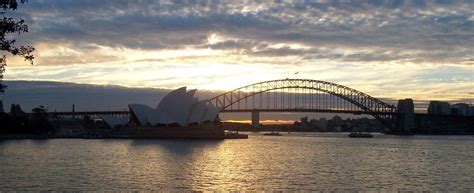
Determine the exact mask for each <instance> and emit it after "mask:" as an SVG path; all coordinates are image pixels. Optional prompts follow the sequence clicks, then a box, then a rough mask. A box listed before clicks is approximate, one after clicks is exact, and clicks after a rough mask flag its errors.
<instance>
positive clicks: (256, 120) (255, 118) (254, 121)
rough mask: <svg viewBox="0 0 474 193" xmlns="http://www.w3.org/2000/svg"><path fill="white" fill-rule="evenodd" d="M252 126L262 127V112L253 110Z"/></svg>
mask: <svg viewBox="0 0 474 193" xmlns="http://www.w3.org/2000/svg"><path fill="white" fill-rule="evenodd" d="M252 126H254V127H260V112H259V111H256V110H253V111H252Z"/></svg>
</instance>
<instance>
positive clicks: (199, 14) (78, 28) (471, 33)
mask: <svg viewBox="0 0 474 193" xmlns="http://www.w3.org/2000/svg"><path fill="white" fill-rule="evenodd" d="M189 2H192V3H189ZM257 2H258V3H257ZM7 15H10V16H16V17H21V18H23V19H25V20H26V22H27V23H28V25H29V29H30V32H28V33H26V34H21V35H20V36H16V35H15V36H14V37H15V38H17V39H18V41H19V43H20V44H21V43H28V44H32V45H33V46H34V47H35V48H36V52H35V53H34V55H35V58H36V59H35V65H33V66H30V65H29V64H27V63H26V62H24V61H22V60H21V59H20V58H12V57H9V58H8V61H7V62H8V64H9V66H8V69H7V72H6V74H5V79H7V80H50V81H64V82H74V83H90V84H112V85H122V86H128V87H155V88H177V87H181V86H188V87H190V88H198V89H212V90H228V89H232V88H236V87H239V86H243V85H246V84H250V83H255V82H259V81H265V80H272V79H282V78H306V79H316V80H325V81H330V82H334V83H338V84H343V85H346V86H349V87H352V88H355V89H357V90H360V91H363V92H366V93H368V94H370V95H372V96H376V97H388V98H407V97H411V98H414V99H418V100H436V99H438V100H464V101H466V102H469V99H473V98H474V68H473V66H474V1H472V0H464V1H449V0H434V1H425V0H405V1H403V0H393V1H377V0H365V1H357V0H354V1H346V0H341V1H329V0H327V1H324V0H322V1H278V0H275V1H255V2H254V1H243V2H242V1H219V0H209V1H198V0H196V1H146V0H143V1H121V0H116V1H97V0H89V1H76V0H30V1H29V2H28V3H27V4H24V5H22V6H20V8H19V9H18V11H17V12H16V13H12V12H7ZM7 57H8V56H7ZM296 72H299V73H298V74H296V75H295V73H296Z"/></svg>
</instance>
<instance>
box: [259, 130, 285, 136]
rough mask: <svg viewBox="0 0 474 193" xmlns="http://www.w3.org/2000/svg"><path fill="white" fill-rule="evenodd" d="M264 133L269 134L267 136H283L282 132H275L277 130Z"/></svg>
mask: <svg viewBox="0 0 474 193" xmlns="http://www.w3.org/2000/svg"><path fill="white" fill-rule="evenodd" d="M263 135H267V136H282V134H281V133H279V132H275V131H272V132H270V133H264V134H263Z"/></svg>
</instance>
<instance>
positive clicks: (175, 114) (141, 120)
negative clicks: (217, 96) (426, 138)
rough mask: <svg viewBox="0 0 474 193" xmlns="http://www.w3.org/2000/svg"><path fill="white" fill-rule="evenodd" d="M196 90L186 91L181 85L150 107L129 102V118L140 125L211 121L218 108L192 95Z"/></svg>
mask: <svg viewBox="0 0 474 193" xmlns="http://www.w3.org/2000/svg"><path fill="white" fill-rule="evenodd" d="M195 93H196V90H190V91H187V90H186V87H182V88H179V89H176V90H173V91H171V92H170V93H168V94H167V95H166V96H165V97H164V98H163V99H162V100H161V101H160V103H159V104H158V105H157V107H156V108H151V107H149V106H146V105H143V104H130V105H128V107H129V109H130V114H131V119H132V120H134V121H135V122H136V123H137V124H138V125H141V126H147V125H148V126H157V125H173V124H177V125H179V126H181V127H186V126H189V125H191V124H202V123H205V122H213V121H215V120H216V119H217V116H218V114H219V111H220V108H218V107H214V106H213V105H212V104H210V103H208V101H207V100H203V101H199V99H198V98H197V97H194V94H195Z"/></svg>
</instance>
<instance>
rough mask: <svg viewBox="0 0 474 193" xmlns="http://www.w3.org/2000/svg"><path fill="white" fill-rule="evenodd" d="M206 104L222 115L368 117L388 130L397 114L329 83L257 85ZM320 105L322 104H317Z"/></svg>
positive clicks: (283, 81) (376, 101)
mask: <svg viewBox="0 0 474 193" xmlns="http://www.w3.org/2000/svg"><path fill="white" fill-rule="evenodd" d="M292 97H293V98H292ZM209 102H210V103H211V104H213V105H214V106H216V107H220V108H221V111H222V112H249V111H266V112H334V113H354V114H370V115H372V116H374V117H375V118H376V119H378V120H379V121H381V122H382V124H383V125H384V126H386V127H387V128H389V129H392V128H394V121H393V120H394V116H395V115H396V112H397V108H396V107H395V106H393V105H390V104H387V103H385V102H383V101H381V100H379V99H377V98H374V97H372V96H370V95H368V94H365V93H363V92H360V91H358V90H355V89H352V88H349V87H346V86H343V85H339V84H335V83H331V82H326V81H320V80H308V79H281V80H272V81H265V82H259V83H255V84H251V85H247V86H244V87H240V88H237V89H235V90H232V91H229V92H226V93H223V94H221V95H218V96H216V97H214V98H211V99H209ZM321 102H323V103H324V105H321ZM249 103H250V105H249ZM265 103H266V104H265ZM270 103H271V104H270ZM285 103H286V104H285ZM314 104H319V105H314ZM272 106H273V107H272Z"/></svg>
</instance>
